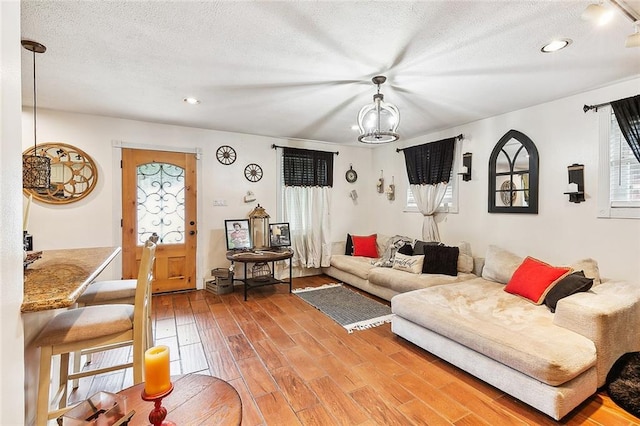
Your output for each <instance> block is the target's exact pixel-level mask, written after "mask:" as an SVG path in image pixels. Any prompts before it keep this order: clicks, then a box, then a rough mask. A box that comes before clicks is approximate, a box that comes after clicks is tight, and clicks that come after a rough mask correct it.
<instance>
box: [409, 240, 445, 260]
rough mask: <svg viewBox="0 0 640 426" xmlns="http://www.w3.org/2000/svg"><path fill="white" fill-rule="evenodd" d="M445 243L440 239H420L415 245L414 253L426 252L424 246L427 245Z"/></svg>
mask: <svg viewBox="0 0 640 426" xmlns="http://www.w3.org/2000/svg"><path fill="white" fill-rule="evenodd" d="M443 245H444V244H442V243H439V242H438V241H420V240H418V241H416V242H415V244H414V245H413V254H414V255H420V254H424V248H425V247H426V246H443ZM425 260H426V259H425Z"/></svg>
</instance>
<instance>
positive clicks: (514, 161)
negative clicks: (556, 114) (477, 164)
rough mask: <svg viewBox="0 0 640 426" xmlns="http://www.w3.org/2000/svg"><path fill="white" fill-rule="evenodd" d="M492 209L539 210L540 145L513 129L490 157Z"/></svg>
mask: <svg viewBox="0 0 640 426" xmlns="http://www.w3.org/2000/svg"><path fill="white" fill-rule="evenodd" d="M488 201H489V208H488V210H489V213H530V214H538V149H537V148H536V145H535V144H534V143H533V141H532V140H531V139H529V137H527V135H525V134H524V133H521V132H519V131H517V130H509V131H508V132H507V133H505V135H504V136H502V137H501V138H500V140H499V141H498V143H497V144H496V146H495V147H494V148H493V151H492V152H491V156H490V157H489V200H488Z"/></svg>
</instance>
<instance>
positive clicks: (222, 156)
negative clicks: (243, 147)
mask: <svg viewBox="0 0 640 426" xmlns="http://www.w3.org/2000/svg"><path fill="white" fill-rule="evenodd" d="M216 158H217V159H218V161H219V162H221V163H222V164H226V165H229V164H233V162H234V161H236V150H235V149H233V148H231V147H230V146H229V145H222V146H221V147H220V148H218V150H217V151H216Z"/></svg>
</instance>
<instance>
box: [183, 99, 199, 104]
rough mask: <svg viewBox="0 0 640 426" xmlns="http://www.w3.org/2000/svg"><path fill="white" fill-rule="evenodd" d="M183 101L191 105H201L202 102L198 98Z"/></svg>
mask: <svg viewBox="0 0 640 426" xmlns="http://www.w3.org/2000/svg"><path fill="white" fill-rule="evenodd" d="M183 101H184V102H186V103H188V104H189V105H198V104H199V103H200V101H199V100H198V99H196V98H184V99H183Z"/></svg>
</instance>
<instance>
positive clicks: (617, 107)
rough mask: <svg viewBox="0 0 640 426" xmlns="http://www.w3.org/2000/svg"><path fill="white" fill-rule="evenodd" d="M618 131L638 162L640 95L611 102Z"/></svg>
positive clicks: (639, 152)
mask: <svg viewBox="0 0 640 426" xmlns="http://www.w3.org/2000/svg"><path fill="white" fill-rule="evenodd" d="M611 109H613V113H614V114H615V115H616V120H617V121H618V125H619V126H620V130H621V131H622V134H623V135H624V138H625V139H626V140H627V143H628V144H629V147H630V148H631V151H633V155H634V156H635V157H636V159H637V160H638V161H640V95H636V96H632V97H630V98H625V99H620V100H617V101H613V102H611Z"/></svg>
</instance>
